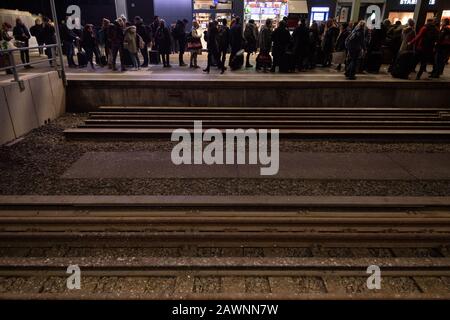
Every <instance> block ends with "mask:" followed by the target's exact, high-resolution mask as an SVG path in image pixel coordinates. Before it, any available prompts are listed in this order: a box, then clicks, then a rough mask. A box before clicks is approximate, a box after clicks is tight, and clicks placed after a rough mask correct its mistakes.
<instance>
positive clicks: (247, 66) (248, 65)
mask: <svg viewBox="0 0 450 320" xmlns="http://www.w3.org/2000/svg"><path fill="white" fill-rule="evenodd" d="M245 67H246V68H253V66H252V65H251V64H246V65H245Z"/></svg>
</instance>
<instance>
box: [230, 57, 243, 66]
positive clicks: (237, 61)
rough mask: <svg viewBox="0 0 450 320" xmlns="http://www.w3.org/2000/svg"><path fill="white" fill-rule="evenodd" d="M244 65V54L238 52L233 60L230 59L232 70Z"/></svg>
mask: <svg viewBox="0 0 450 320" xmlns="http://www.w3.org/2000/svg"><path fill="white" fill-rule="evenodd" d="M243 65H244V55H243V54H242V55H241V54H238V55H235V56H234V58H233V60H231V61H230V68H231V70H239V69H241V68H242V66H243Z"/></svg>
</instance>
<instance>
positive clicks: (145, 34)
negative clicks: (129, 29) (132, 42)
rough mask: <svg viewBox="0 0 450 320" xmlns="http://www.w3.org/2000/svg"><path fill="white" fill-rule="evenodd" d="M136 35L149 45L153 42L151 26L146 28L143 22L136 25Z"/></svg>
mask: <svg viewBox="0 0 450 320" xmlns="http://www.w3.org/2000/svg"><path fill="white" fill-rule="evenodd" d="M136 33H137V34H138V35H139V36H140V37H141V38H142V40H143V41H144V43H145V44H149V43H150V41H151V30H150V27H149V26H146V25H145V24H144V23H143V22H142V21H140V22H138V23H136Z"/></svg>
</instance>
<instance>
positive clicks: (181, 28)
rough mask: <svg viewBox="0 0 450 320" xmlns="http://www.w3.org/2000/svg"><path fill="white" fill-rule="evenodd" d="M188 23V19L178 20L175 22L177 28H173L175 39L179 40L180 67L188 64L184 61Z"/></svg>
mask: <svg viewBox="0 0 450 320" xmlns="http://www.w3.org/2000/svg"><path fill="white" fill-rule="evenodd" d="M187 24H188V21H187V20H186V19H183V21H181V20H178V21H177V22H176V24H175V28H174V29H173V32H172V34H173V38H174V40H175V41H177V42H178V47H179V57H178V62H179V65H180V67H185V66H187V64H186V63H184V53H185V52H186V45H187V41H186V26H187Z"/></svg>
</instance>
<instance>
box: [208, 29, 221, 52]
mask: <svg viewBox="0 0 450 320" xmlns="http://www.w3.org/2000/svg"><path fill="white" fill-rule="evenodd" d="M218 35H219V30H218V29H217V28H216V27H214V28H209V29H208V32H207V38H208V41H207V48H208V51H210V52H217V51H219V42H218V40H219V38H218Z"/></svg>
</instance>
